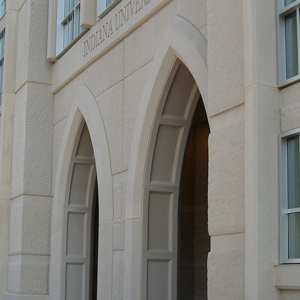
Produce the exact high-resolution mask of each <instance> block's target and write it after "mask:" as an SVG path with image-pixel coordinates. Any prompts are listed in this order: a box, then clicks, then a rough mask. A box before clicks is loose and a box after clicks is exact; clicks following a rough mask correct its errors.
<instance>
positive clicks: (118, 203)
mask: <svg viewBox="0 0 300 300" xmlns="http://www.w3.org/2000/svg"><path fill="white" fill-rule="evenodd" d="M122 186H123V173H118V174H116V175H114V176H113V189H114V223H120V222H121V221H122Z"/></svg>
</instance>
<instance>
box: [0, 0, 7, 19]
mask: <svg viewBox="0 0 300 300" xmlns="http://www.w3.org/2000/svg"><path fill="white" fill-rule="evenodd" d="M5 13H6V0H0V19H2V18H3V16H4V15H5Z"/></svg>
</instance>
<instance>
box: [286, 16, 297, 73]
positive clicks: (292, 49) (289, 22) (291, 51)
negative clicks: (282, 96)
mask: <svg viewBox="0 0 300 300" xmlns="http://www.w3.org/2000/svg"><path fill="white" fill-rule="evenodd" d="M285 52H286V79H288V78H291V77H293V76H295V75H297V74H298V46H297V16H296V12H295V11H294V12H292V13H291V14H289V15H287V16H286V17H285Z"/></svg>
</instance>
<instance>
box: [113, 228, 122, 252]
mask: <svg viewBox="0 0 300 300" xmlns="http://www.w3.org/2000/svg"><path fill="white" fill-rule="evenodd" d="M120 249H121V223H116V224H114V238H113V250H120Z"/></svg>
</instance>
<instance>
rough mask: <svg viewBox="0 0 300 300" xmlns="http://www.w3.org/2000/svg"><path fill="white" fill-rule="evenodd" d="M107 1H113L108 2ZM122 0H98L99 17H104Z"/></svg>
mask: <svg viewBox="0 0 300 300" xmlns="http://www.w3.org/2000/svg"><path fill="white" fill-rule="evenodd" d="M107 1H111V3H110V4H107ZM121 1H122V0H97V15H98V17H99V18H103V17H104V16H105V15H106V14H107V13H109V12H110V11H111V10H112V9H113V8H114V7H115V6H116V5H117V4H118V3H120V2H121Z"/></svg>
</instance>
